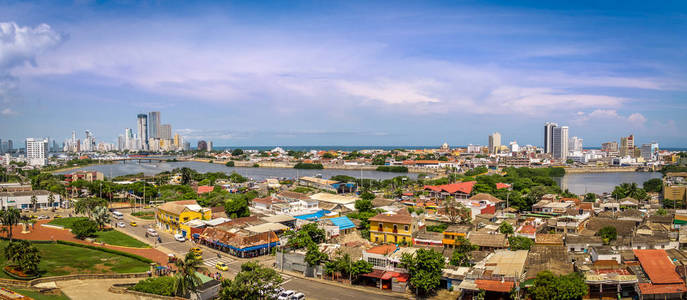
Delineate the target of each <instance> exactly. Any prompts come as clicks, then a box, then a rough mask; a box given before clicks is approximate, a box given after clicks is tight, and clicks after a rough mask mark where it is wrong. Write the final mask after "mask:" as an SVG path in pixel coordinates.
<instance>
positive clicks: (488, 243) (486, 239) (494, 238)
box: [468, 233, 508, 248]
mask: <svg viewBox="0 0 687 300" xmlns="http://www.w3.org/2000/svg"><path fill="white" fill-rule="evenodd" d="M468 240H469V241H470V243H472V244H475V245H477V246H480V247H493V248H505V247H507V246H508V240H507V239H506V235H505V234H489V233H471V234H470V235H469V236H468Z"/></svg>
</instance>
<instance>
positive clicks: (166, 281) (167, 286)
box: [129, 276, 174, 296]
mask: <svg viewBox="0 0 687 300" xmlns="http://www.w3.org/2000/svg"><path fill="white" fill-rule="evenodd" d="M129 289H130V290H132V291H137V292H143V293H149V294H155V295H162V296H174V277H171V276H162V277H154V278H147V279H143V280H141V281H139V282H138V283H136V285H134V286H132V287H130V288H129Z"/></svg>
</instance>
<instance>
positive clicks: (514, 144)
mask: <svg viewBox="0 0 687 300" xmlns="http://www.w3.org/2000/svg"><path fill="white" fill-rule="evenodd" d="M518 151H520V146H519V145H518V142H517V141H512V142H510V152H518Z"/></svg>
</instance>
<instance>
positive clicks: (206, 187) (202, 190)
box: [198, 185, 215, 194]
mask: <svg viewBox="0 0 687 300" xmlns="http://www.w3.org/2000/svg"><path fill="white" fill-rule="evenodd" d="M214 190H215V186H214V185H201V186H199V187H198V194H205V193H209V192H212V191H214Z"/></svg>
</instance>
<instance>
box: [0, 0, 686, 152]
mask: <svg viewBox="0 0 687 300" xmlns="http://www.w3.org/2000/svg"><path fill="white" fill-rule="evenodd" d="M254 2H255V1H250V2H249V1H246V2H228V3H225V2H193V3H192V4H190V3H182V2H172V1H150V2H143V3H134V2H131V3H130V2H129V1H119V2H108V3H102V2H89V1H77V2H58V1H46V2H31V3H19V2H16V3H15V2H4V1H1V0H0V138H2V139H7V138H12V139H15V140H21V139H23V138H25V137H29V136H32V137H42V136H49V137H52V138H56V139H57V140H58V141H61V140H63V139H64V138H66V137H68V136H70V135H71V131H72V130H76V131H77V132H78V134H79V136H81V137H83V131H84V130H86V129H89V130H91V131H92V132H94V133H95V135H96V137H97V138H98V139H99V140H104V141H108V142H114V141H115V140H116V137H117V135H119V134H122V133H123V131H124V128H125V127H134V126H135V124H136V123H135V122H136V114H137V113H140V112H147V111H152V110H156V111H161V117H162V121H163V123H171V124H172V129H173V131H175V132H179V133H181V134H182V135H184V136H186V137H187V139H188V140H190V141H192V142H194V141H196V140H198V139H207V140H212V141H213V142H214V144H215V145H438V144H441V143H443V142H444V141H446V142H448V143H449V144H451V145H466V144H469V143H472V144H486V143H487V136H488V135H489V134H490V133H491V132H494V131H498V132H500V133H501V135H502V141H503V142H505V143H507V142H509V141H511V140H517V141H518V143H520V144H535V145H541V144H542V131H543V129H542V127H543V124H544V122H545V121H555V122H557V123H559V124H565V125H568V126H569V127H570V135H571V136H573V135H575V136H579V137H582V138H584V140H585V146H599V145H600V143H601V142H604V141H610V140H616V141H617V140H618V139H619V137H620V136H622V135H628V134H630V133H634V134H635V136H636V137H637V142H638V143H647V142H651V141H657V142H659V143H660V144H661V145H662V146H667V147H670V146H687V139H686V138H687V131H685V128H687V118H685V117H684V116H685V115H687V38H686V37H687V4H685V2H684V1H675V2H662V3H661V4H660V5H655V7H654V6H650V3H648V2H647V1H605V2H602V3H597V2H599V1H573V2H572V3H567V2H570V1H567V2H555V1H549V2H546V3H541V1H518V2H514V1H504V2H493V1H488V2H473V1H446V2H420V1H415V2H398V1H393V2H391V1H387V2H372V1H361V2H358V1H341V2H334V1H315V2H293V1H273V2H261V3H254ZM542 4H543V5H545V6H541V5H542Z"/></svg>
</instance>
